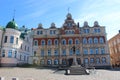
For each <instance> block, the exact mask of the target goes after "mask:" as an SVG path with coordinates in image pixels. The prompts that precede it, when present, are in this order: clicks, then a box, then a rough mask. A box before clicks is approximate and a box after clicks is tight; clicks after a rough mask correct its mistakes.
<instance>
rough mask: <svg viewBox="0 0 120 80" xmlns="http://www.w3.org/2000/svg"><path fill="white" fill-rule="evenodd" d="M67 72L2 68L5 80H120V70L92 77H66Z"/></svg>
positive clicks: (93, 74)
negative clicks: (15, 79)
mask: <svg viewBox="0 0 120 80" xmlns="http://www.w3.org/2000/svg"><path fill="white" fill-rule="evenodd" d="M64 73H65V71H55V70H51V69H36V68H17V67H15V68H0V77H4V80H12V78H13V77H16V78H18V79H19V80H120V70H102V69H98V70H95V71H94V72H92V73H91V74H90V75H64Z"/></svg>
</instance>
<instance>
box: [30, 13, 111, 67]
mask: <svg viewBox="0 0 120 80" xmlns="http://www.w3.org/2000/svg"><path fill="white" fill-rule="evenodd" d="M32 34H33V35H32V38H33V46H32V54H33V56H31V57H32V59H33V60H32V61H33V64H38V65H43V66H60V65H62V66H71V65H72V62H73V57H74V56H73V54H76V57H77V62H78V64H80V65H83V66H86V67H90V66H94V67H96V68H105V67H110V65H111V63H110V54H109V50H108V43H107V39H106V32H105V27H104V26H100V25H99V24H98V22H97V21H95V22H94V26H92V27H90V26H89V25H88V22H86V21H85V22H84V26H83V27H80V26H79V23H77V24H76V23H75V22H74V20H73V19H72V15H71V14H70V13H68V14H67V16H66V19H65V22H64V24H63V26H62V27H61V28H57V27H56V25H55V24H54V23H52V24H51V27H50V28H48V29H44V28H43V27H42V24H39V25H38V28H36V29H33V30H32ZM73 46H75V53H74V51H73V50H72V47H73Z"/></svg>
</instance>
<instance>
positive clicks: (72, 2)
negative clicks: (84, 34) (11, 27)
mask: <svg viewBox="0 0 120 80" xmlns="http://www.w3.org/2000/svg"><path fill="white" fill-rule="evenodd" d="M0 6H1V8H0V25H1V26H6V24H7V23H8V22H9V21H10V20H12V18H13V13H14V9H15V10H16V11H15V21H16V22H17V24H18V26H19V27H21V26H22V25H25V26H26V27H27V28H36V27H37V26H38V24H39V23H42V24H43V27H44V28H49V27H50V24H51V23H52V22H54V23H55V24H56V26H57V27H61V26H62V24H63V23H64V20H65V18H66V15H67V13H68V7H69V8H70V9H69V12H70V13H71V14H72V17H73V19H74V20H75V22H76V23H77V22H79V23H80V26H81V27H82V26H83V23H84V21H88V23H89V25H90V26H93V23H94V21H98V22H99V24H100V25H101V26H106V32H107V39H110V38H111V37H113V36H114V35H116V34H117V33H118V30H120V28H119V27H120V0H0Z"/></svg>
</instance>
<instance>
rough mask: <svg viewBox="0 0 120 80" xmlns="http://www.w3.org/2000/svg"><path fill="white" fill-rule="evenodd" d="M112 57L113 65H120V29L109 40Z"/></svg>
mask: <svg viewBox="0 0 120 80" xmlns="http://www.w3.org/2000/svg"><path fill="white" fill-rule="evenodd" d="M108 44H109V49H110V57H111V63H112V66H113V67H120V30H119V33H118V34H117V35H115V36H114V37H112V38H111V39H110V40H109V41H108Z"/></svg>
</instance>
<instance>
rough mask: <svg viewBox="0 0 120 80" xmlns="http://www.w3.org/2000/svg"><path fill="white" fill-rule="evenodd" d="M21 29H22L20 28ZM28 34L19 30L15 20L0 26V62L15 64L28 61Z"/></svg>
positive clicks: (29, 49) (29, 42) (29, 51)
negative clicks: (2, 26)
mask: <svg viewBox="0 0 120 80" xmlns="http://www.w3.org/2000/svg"><path fill="white" fill-rule="evenodd" d="M22 31H23V30H22ZM31 50H32V49H31V39H30V34H28V33H27V31H26V32H21V31H20V30H19V29H18V25H17V24H16V22H15V20H14V19H13V20H12V21H10V22H8V24H7V25H6V27H4V28H0V64H1V66H17V65H18V64H19V65H21V64H26V63H29V60H30V59H29V56H30V53H31Z"/></svg>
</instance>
